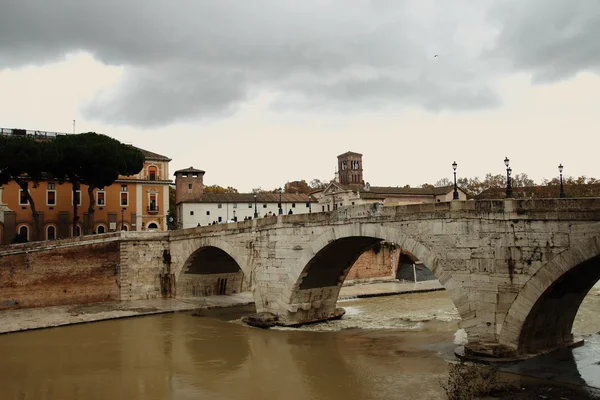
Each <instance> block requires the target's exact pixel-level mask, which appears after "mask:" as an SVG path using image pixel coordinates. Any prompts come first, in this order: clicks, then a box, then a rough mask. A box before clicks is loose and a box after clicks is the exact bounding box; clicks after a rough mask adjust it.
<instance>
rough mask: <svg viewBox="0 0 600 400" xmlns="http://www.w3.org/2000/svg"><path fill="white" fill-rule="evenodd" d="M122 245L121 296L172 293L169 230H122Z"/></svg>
mask: <svg viewBox="0 0 600 400" xmlns="http://www.w3.org/2000/svg"><path fill="white" fill-rule="evenodd" d="M120 245H121V246H120V263H121V264H120V267H121V268H120V282H122V286H121V294H120V299H121V300H138V299H156V298H159V297H170V296H172V294H173V291H174V282H175V280H174V277H173V274H172V273H171V269H170V267H171V255H170V252H169V234H168V233H167V232H123V233H122V240H121V242H120Z"/></svg>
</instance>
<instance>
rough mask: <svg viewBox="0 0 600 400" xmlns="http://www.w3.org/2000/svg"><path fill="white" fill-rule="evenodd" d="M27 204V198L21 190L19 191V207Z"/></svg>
mask: <svg viewBox="0 0 600 400" xmlns="http://www.w3.org/2000/svg"><path fill="white" fill-rule="evenodd" d="M27 204H29V201H27V196H26V195H25V192H24V191H23V189H19V205H20V206H26V205H27Z"/></svg>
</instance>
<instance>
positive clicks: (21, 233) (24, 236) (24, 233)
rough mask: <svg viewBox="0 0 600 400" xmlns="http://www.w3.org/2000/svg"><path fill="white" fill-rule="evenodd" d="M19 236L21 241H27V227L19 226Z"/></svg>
mask: <svg viewBox="0 0 600 400" xmlns="http://www.w3.org/2000/svg"><path fill="white" fill-rule="evenodd" d="M19 236H21V238H22V239H27V240H29V227H28V226H27V225H21V227H20V228H19Z"/></svg>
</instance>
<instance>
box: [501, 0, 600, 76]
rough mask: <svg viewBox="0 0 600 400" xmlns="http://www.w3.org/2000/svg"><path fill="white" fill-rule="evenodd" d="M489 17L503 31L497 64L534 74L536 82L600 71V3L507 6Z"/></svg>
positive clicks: (534, 1) (544, 1)
mask: <svg viewBox="0 0 600 400" xmlns="http://www.w3.org/2000/svg"><path fill="white" fill-rule="evenodd" d="M489 15H490V20H491V21H492V24H495V25H496V26H498V27H500V34H499V35H498V37H497V40H496V46H495V48H494V51H493V52H492V53H491V54H490V56H491V58H494V59H495V60H505V61H506V62H508V63H509V64H510V66H511V67H513V68H515V69H516V70H525V71H528V72H531V73H532V79H533V81H534V82H537V83H546V82H553V81H557V80H561V79H565V78H569V77H572V76H574V75H576V74H577V73H579V72H583V71H593V72H595V73H598V72H599V71H600V2H599V1H598V0H577V1H569V0H527V1H522V0H519V1H516V0H512V1H504V2H500V3H498V6H497V7H496V8H493V9H492V10H491V12H490V14H489Z"/></svg>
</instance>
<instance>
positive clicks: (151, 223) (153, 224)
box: [148, 222, 158, 229]
mask: <svg viewBox="0 0 600 400" xmlns="http://www.w3.org/2000/svg"><path fill="white" fill-rule="evenodd" d="M148 229H158V225H156V223H155V222H150V223H149V224H148Z"/></svg>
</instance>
